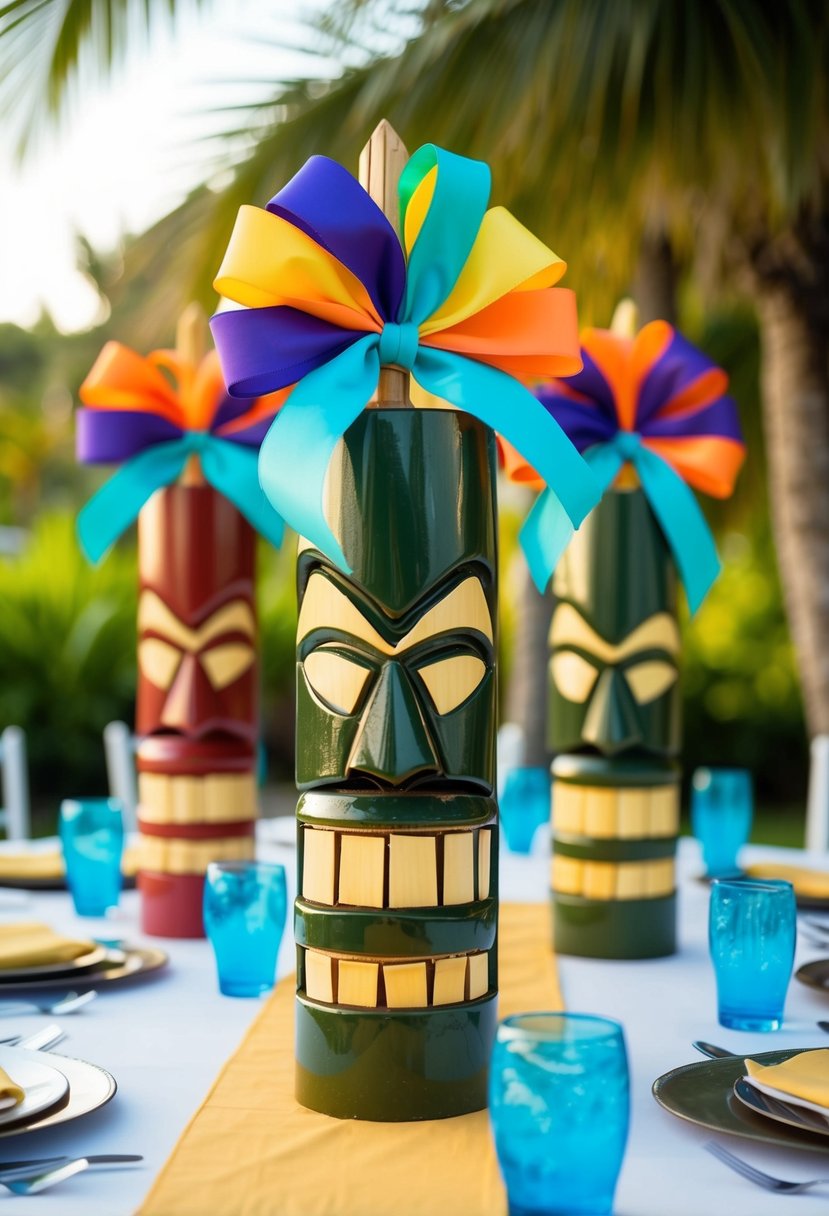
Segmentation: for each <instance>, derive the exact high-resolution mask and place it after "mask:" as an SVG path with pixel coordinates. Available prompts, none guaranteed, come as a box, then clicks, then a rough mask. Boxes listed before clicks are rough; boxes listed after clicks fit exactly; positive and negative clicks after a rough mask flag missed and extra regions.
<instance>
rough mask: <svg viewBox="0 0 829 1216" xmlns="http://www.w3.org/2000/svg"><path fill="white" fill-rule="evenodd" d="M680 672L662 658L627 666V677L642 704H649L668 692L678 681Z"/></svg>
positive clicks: (631, 689) (631, 688) (635, 695)
mask: <svg viewBox="0 0 829 1216" xmlns="http://www.w3.org/2000/svg"><path fill="white" fill-rule="evenodd" d="M678 675H679V672H678V671H677V669H676V668H675V667H674V666H672V664H670V663H665V662H663V661H662V660H661V659H648V660H646V661H645V662H644V663H637V664H636V665H635V666H634V667H626V668H625V679H626V680H627V682H628V684H629V685H630V691H631V692H632V693H633V695H634V697H635V699H636V700H637V701H638V702H639V704H640V705H647V704H648V702H649V701H655V700H656V698H657V697H661V696H662V694H663V693H666V692H667V691H668V689H669V688H670V687H671V685H672V684H674V683H675V682H676V679H677V676H678Z"/></svg>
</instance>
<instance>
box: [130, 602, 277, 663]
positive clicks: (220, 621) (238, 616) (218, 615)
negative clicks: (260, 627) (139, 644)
mask: <svg viewBox="0 0 829 1216" xmlns="http://www.w3.org/2000/svg"><path fill="white" fill-rule="evenodd" d="M138 629H139V632H141V631H143V630H148V629H152V630H153V631H154V632H155V633H160V634H163V636H164V637H165V638H167V639H168V640H169V641H171V642H175V643H176V645H178V646H180V647H181V648H182V649H184V650H191V651H196V650H199V649H200V648H201V647H202V646H204V645H205V644H206V643H207V642H209V641H211V640H212V639H213V638H215V637H218V636H219V635H220V634H222V633H231V632H235V633H243V634H247V636H248V637H250V638H251V639H253V638H254V637H255V635H256V621H255V619H254V615H253V611H252V609H251V607H250V604H248V603H247V602H246V601H245V600H232V601H231V602H230V603H229V604H223V605H222V607H221V608H218V609H217V610H216V612H214V613H213V615H212V616H209V617H208V618H207V620H206V621H205V622H204V623H203V624H202V625H200V626H199V627H198V629H190V628H189V626H187V625H185V624H184V622H183V621H180V620H179V619H178V617H177V616H176V615H175V613H174V612H173V611H172V610H171V609H170V608H169V607H168V606H167V605H166V604H165V603H164V600H163V599H162V598H161V597H160V596H159V595H157V594H156V593H155V592H154V591H144V592H142V594H141V598H140V600H139V602H138Z"/></svg>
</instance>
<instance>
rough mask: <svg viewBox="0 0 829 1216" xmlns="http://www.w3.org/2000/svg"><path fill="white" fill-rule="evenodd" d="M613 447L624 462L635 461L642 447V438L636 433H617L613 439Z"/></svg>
mask: <svg viewBox="0 0 829 1216" xmlns="http://www.w3.org/2000/svg"><path fill="white" fill-rule="evenodd" d="M613 446H614V447H615V449H616V451H617V452H618V453H619V455H620V456H621V457H623V459H625V460H635V459H636V455H637V453H638V451H639V449H640V448H641V446H642V436H641V435H640V434H639V433H638V431H618V432H617V434H616V435H615V436H614V438H613Z"/></svg>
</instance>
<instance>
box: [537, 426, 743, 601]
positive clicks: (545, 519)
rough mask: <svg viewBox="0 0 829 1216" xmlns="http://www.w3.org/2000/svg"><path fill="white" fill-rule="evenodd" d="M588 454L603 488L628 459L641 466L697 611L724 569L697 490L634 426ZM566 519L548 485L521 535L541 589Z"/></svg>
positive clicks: (565, 535)
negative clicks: (651, 448)
mask: <svg viewBox="0 0 829 1216" xmlns="http://www.w3.org/2000/svg"><path fill="white" fill-rule="evenodd" d="M584 455H585V459H586V460H587V463H588V464H589V465H590V468H591V470H592V471H593V473H594V474H595V475H596V479H597V481H598V483H599V485H600V486H601V487H602V493H604V492H605V491H606V490H607V489H608V488H609V487H610V486H611V485H612V484H613V481H614V480H615V478H616V476H617V474H618V473H619V470H620V469H621V468H622V465H623V464H625V462H626V461H630V463H631V464H632V465H633V467H634V468H635V469H636V472H637V475H638V477H639V481H640V483H641V485H642V490H643V491H644V493H645V495H646V497H647V499H648V502H649V503H650V505H651V509H652V510H653V513H654V515H655V516H656V518H657V520H658V521H659V525H660V527H661V528H662V531H663V532H664V534H665V539H666V540H667V542H668V544H669V546H670V549H671V552H672V553H673V556H674V561H675V562H676V565H677V569H678V571H679V576H680V578H681V580H682V584H683V586H684V587H685V593H686V595H687V597H688V607H689V609H690V610H691V612H692V613H694V612H696V610H697V608H699V606H700V604H701V603H702V601H703V600H704V599H705V596H706V595H707V594H708V591H709V589H710V587H711V584H712V583H713V582H714V581H715V579H716V578H717V575H718V574H719V572H720V559H719V558H718V556H717V550H716V546H715V545H714V538H713V536H712V535H711V530H710V528H709V527H708V524H707V523H706V521H705V516H704V515H703V513H702V511H701V510H700V507H699V503H698V502H697V500H696V497H695V495H694V492H693V491H692V490H691V489H690V487H689V486H688V485H687V484H686V482H684V481H683V479H682V478H681V477H680V476H679V474H678V473H676V472H675V471H674V470H673V469H672V468H671V466H670V465H669V464H668V463H667V461H665V460H663V459H662V457H661V456H657V455H656V453H655V452H651V451H650V450H649V449H648V448H646V447H645V446H644V445H643V444H642V441H641V438H640V436H639V435H637V434H635V433H634V432H632V431H619V432H618V434H616V435H615V436H614V438H613V439H612V440H611V441H610V442H609V443H605V444H597V445H596V447H593V448H589V449H588V450H587V451H586V452H585V454H584ZM567 525H568V521H567V520H566V519H564V518H563V517H562V514H561V510H560V507H559V506H558V504H557V503H556V502H555V499H554V498H553V497H552V495H551V494H550V492H549V490H544V491H543V492H542V493H541V494H540V495H539V497H538V500H537V501H536V503H535V505H534V506H533V509H532V510H531V511H530V513H529V515H528V516H527V518H526V520H525V522H524V526H523V528H522V529H521V535H520V541H521V545H522V547H523V549H524V552H525V554H526V555H527V561H528V562H529V566H530V572H531V574H532V577H533V581H534V582H535V585H536V586H537V587H538V589H539V591H541V592H544V591H545V590H546V588H547V584H548V582H549V581H550V576H551V575H552V573H553V571H554V570H555V567H556V565H557V564H558V561H559V558H560V557H561V555H562V553H563V552H564V549H565V547H566V545H567V543H568V541H569V539H570V535H572V529H568V526H567Z"/></svg>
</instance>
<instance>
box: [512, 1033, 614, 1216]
mask: <svg viewBox="0 0 829 1216" xmlns="http://www.w3.org/2000/svg"><path fill="white" fill-rule="evenodd" d="M489 1114H490V1119H491V1121H492V1132H493V1136H494V1139H495V1149H496V1152H497V1154H498V1163H499V1165H500V1167H501V1174H502V1175H503V1178H504V1183H505V1184H506V1188H507V1195H508V1198H509V1213H510V1216H607V1213H609V1212H610V1211H611V1210H612V1208H613V1195H614V1192H615V1190H616V1181H617V1179H618V1177H619V1171H620V1169H621V1167H622V1160H623V1158H624V1154H625V1144H626V1143H627V1134H628V1122H629V1118H630V1083H629V1079H628V1063H627V1052H626V1050H625V1038H624V1032H623V1030H622V1027H621V1026H620V1025H619V1023H618V1022H613V1021H610V1020H609V1019H607V1018H600V1017H593V1016H590V1015H588V1014H579V1013H521V1014H516V1015H515V1016H514V1017H510V1018H506V1019H505V1020H504V1021H503V1022H501V1024H500V1026H499V1027H498V1033H497V1036H496V1041H495V1047H494V1050H493V1053H492V1061H491V1064H490V1073H489Z"/></svg>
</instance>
